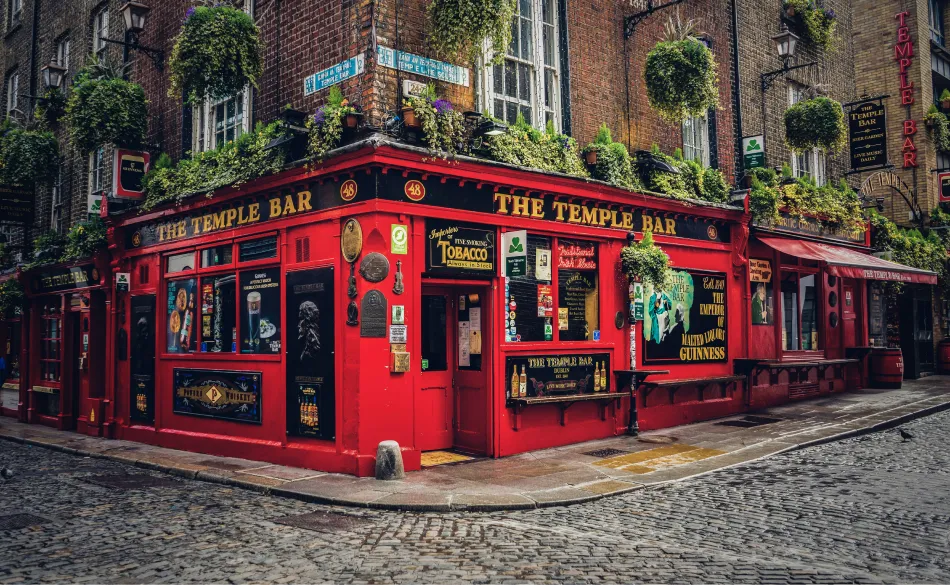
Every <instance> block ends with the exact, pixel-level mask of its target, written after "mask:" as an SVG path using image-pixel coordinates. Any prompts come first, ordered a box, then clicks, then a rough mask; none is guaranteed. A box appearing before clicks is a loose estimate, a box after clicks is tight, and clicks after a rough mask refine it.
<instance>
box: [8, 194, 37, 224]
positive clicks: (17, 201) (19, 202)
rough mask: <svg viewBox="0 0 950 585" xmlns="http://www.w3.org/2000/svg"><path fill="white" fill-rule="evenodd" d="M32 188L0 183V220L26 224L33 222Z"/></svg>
mask: <svg viewBox="0 0 950 585" xmlns="http://www.w3.org/2000/svg"><path fill="white" fill-rule="evenodd" d="M33 201H34V193H33V190H32V189H25V188H23V187H11V186H9V185H0V222H2V223H15V224H22V225H28V224H32V223H33V208H34V207H35V206H34V204H33Z"/></svg>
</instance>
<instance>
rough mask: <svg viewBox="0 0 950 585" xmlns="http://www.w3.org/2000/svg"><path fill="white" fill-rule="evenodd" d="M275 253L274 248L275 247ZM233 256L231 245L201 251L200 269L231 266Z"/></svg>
mask: <svg viewBox="0 0 950 585" xmlns="http://www.w3.org/2000/svg"><path fill="white" fill-rule="evenodd" d="M275 252H276V247H275ZM233 256H234V249H233V246H232V245H231V244H228V245H226V246H217V247H214V248H208V249H206V250H202V251H201V267H202V268H207V267H209V266H223V265H225V264H231V263H232V262H233V260H232V258H233Z"/></svg>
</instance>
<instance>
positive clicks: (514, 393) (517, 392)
mask: <svg viewBox="0 0 950 585" xmlns="http://www.w3.org/2000/svg"><path fill="white" fill-rule="evenodd" d="M518 380H519V378H518V366H515V367H514V369H513V370H512V372H511V397H512V398H518V397H519V396H521V389H520V386H519V381H518Z"/></svg>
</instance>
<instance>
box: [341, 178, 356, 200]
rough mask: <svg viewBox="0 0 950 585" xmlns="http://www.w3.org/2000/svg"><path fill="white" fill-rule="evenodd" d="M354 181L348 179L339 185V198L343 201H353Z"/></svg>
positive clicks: (354, 196)
mask: <svg viewBox="0 0 950 585" xmlns="http://www.w3.org/2000/svg"><path fill="white" fill-rule="evenodd" d="M356 191H357V186H356V181H354V180H353V179H348V180H346V181H343V184H342V185H340V199H342V200H343V201H353V199H355V198H356Z"/></svg>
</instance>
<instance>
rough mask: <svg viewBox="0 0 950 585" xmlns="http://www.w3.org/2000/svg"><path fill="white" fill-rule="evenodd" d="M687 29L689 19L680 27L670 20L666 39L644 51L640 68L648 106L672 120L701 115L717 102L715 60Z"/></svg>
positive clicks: (671, 121) (677, 121)
mask: <svg viewBox="0 0 950 585" xmlns="http://www.w3.org/2000/svg"><path fill="white" fill-rule="evenodd" d="M690 29H691V24H690V23H687V25H686V26H685V27H684V26H682V25H679V26H677V25H674V24H673V23H672V21H671V24H670V25H669V26H668V27H667V33H668V34H667V37H668V40H665V41H661V42H659V43H657V44H656V46H655V47H653V49H652V50H651V51H650V52H649V54H647V61H646V67H645V69H644V77H645V79H646V86H647V99H648V100H649V102H650V107H652V108H653V109H654V110H655V111H656V112H657V113H658V114H659V115H660V117H661V118H663V119H664V120H666V121H668V122H670V123H674V124H679V123H681V122H682V121H683V120H685V119H686V118H687V117H689V116H704V115H706V112H707V111H708V110H710V109H712V108H715V107H716V106H717V105H718V103H719V87H718V84H719V81H718V78H717V76H716V61H715V59H714V58H713V54H712V51H710V50H709V48H708V47H707V46H706V45H704V44H703V43H702V42H701V41H699V39H697V38H695V37H694V36H692V31H691V30H690Z"/></svg>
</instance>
